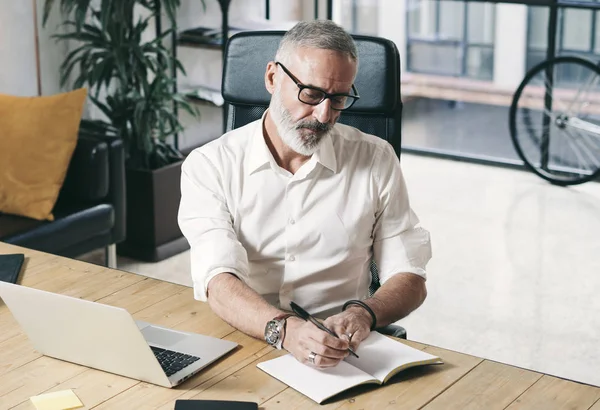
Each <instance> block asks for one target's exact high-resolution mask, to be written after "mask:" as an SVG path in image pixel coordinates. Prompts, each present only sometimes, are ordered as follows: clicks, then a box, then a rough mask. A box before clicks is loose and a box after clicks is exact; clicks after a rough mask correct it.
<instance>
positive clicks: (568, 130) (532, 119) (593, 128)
mask: <svg viewBox="0 0 600 410" xmlns="http://www.w3.org/2000/svg"><path fill="white" fill-rule="evenodd" d="M599 64H600V63H599ZM599 64H595V63H593V62H592V61H589V60H587V59H584V58H580V57H573V56H563V57H556V58H552V59H549V60H546V61H543V62H541V63H539V64H537V65H536V66H534V67H533V68H532V69H531V70H529V71H528V72H527V74H526V75H525V78H524V79H523V81H522V82H521V84H520V85H519V87H518V88H517V90H516V91H515V93H514V95H513V100H512V104H511V106H510V111H509V125H510V134H511V139H512V142H513V145H514V147H515V149H516V151H517V154H518V155H519V157H520V158H521V159H522V160H523V162H524V163H525V165H526V166H527V167H528V168H529V169H530V170H531V171H533V172H535V173H536V174H537V175H539V176H540V177H542V178H544V179H546V180H547V181H550V182H551V183H553V184H556V185H562V186H565V185H575V184H581V183H584V182H587V181H591V180H594V179H596V178H598V177H599V176H600V65H599Z"/></svg>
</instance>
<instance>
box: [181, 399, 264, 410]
mask: <svg viewBox="0 0 600 410" xmlns="http://www.w3.org/2000/svg"><path fill="white" fill-rule="evenodd" d="M175 410H258V404H257V403H253V402H250V401H227V400H175Z"/></svg>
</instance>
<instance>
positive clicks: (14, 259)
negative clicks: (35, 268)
mask: <svg viewBox="0 0 600 410" xmlns="http://www.w3.org/2000/svg"><path fill="white" fill-rule="evenodd" d="M24 261H25V255H23V254H22V253H15V254H9V255H0V280H1V281H3V282H8V283H17V279H18V278H19V273H20V272H21V267H22V266H23V262H24Z"/></svg>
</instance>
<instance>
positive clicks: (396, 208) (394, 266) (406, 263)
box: [373, 144, 431, 284]
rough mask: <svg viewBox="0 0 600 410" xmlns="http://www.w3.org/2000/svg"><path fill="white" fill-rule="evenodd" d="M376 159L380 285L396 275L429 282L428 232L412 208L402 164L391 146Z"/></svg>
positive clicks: (376, 257) (375, 243) (376, 245)
mask: <svg viewBox="0 0 600 410" xmlns="http://www.w3.org/2000/svg"><path fill="white" fill-rule="evenodd" d="M379 155H380V158H375V161H374V167H375V168H374V170H373V171H374V172H373V175H374V176H375V185H376V187H377V191H378V196H379V202H378V210H377V214H376V215H375V217H376V222H375V226H374V231H373V257H374V260H375V263H376V264H377V269H378V272H379V278H380V281H381V283H382V284H383V283H385V282H386V281H387V280H388V279H389V278H391V277H392V276H393V275H395V274H397V273H403V272H410V273H414V274H417V275H419V276H421V277H423V279H426V278H427V275H426V270H425V268H426V265H427V262H429V259H431V241H430V238H429V232H428V231H427V230H425V229H423V228H422V227H420V226H419V219H418V218H417V216H416V215H415V213H414V212H413V211H412V209H411V208H410V202H409V199H408V191H407V189H406V183H405V181H404V176H403V175H402V170H401V168H400V161H399V160H398V157H397V156H396V154H395V153H394V150H393V149H392V147H391V146H390V145H389V144H386V145H385V146H384V148H383V149H382V150H381V151H380V152H379Z"/></svg>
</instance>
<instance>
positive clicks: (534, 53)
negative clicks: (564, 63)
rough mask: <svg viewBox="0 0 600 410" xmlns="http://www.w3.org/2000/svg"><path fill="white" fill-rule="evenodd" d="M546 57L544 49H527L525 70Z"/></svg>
mask: <svg viewBox="0 0 600 410" xmlns="http://www.w3.org/2000/svg"><path fill="white" fill-rule="evenodd" d="M545 59H546V50H543V51H541V50H529V51H528V52H527V66H526V70H527V71H529V70H531V69H532V68H533V66H535V65H537V64H539V63H541V62H542V61H544V60H545Z"/></svg>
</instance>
